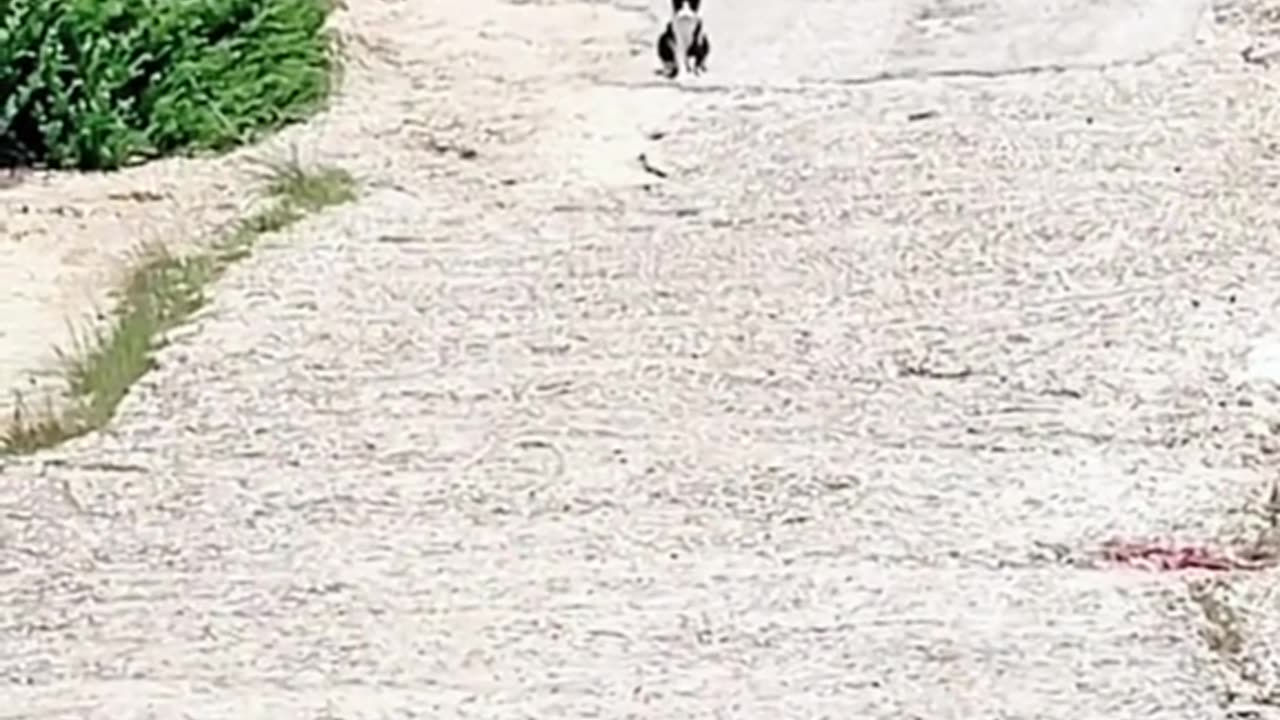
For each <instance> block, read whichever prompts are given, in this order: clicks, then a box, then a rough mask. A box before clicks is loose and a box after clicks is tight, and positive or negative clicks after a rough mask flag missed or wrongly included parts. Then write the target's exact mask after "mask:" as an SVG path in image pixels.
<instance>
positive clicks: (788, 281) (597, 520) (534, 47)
mask: <svg viewBox="0 0 1280 720" xmlns="http://www.w3.org/2000/svg"><path fill="white" fill-rule="evenodd" d="M351 4H352V5H353V8H352V10H351V11H350V12H349V13H347V15H346V16H345V17H344V18H343V23H344V26H345V27H346V28H347V30H348V31H349V32H350V33H351V36H352V37H354V36H358V39H349V45H350V47H351V48H352V49H353V52H357V53H359V54H360V56H361V57H363V58H365V60H366V63H365V64H364V65H363V66H360V67H355V68H353V69H352V71H351V75H350V82H349V90H348V91H347V94H346V95H345V96H344V99H343V101H342V102H341V103H340V104H339V106H338V107H337V108H335V110H334V111H333V112H332V113H330V114H329V115H327V116H326V117H325V118H322V119H320V120H318V121H317V122H316V123H314V124H312V125H310V126H308V127H306V128H300V129H296V130H293V131H290V133H288V134H286V136H285V137H283V138H281V139H280V142H281V143H287V142H291V141H297V142H301V143H302V144H303V147H305V148H310V152H312V153H313V154H314V155H315V156H316V158H318V159H322V160H325V161H329V162H337V163H340V164H343V165H344V166H346V167H349V168H351V169H352V170H353V171H354V172H355V173H356V174H357V175H358V176H359V177H360V179H361V181H362V183H363V188H364V192H365V195H364V198H363V199H362V200H361V201H360V202H359V203H357V204H355V205H352V206H350V207H346V208H342V209H338V210H335V211H333V212H329V213H326V214H325V215H323V216H321V217H317V218H315V219H313V220H311V221H308V222H306V223H304V224H302V225H300V226H298V227H297V228H296V229H295V230H294V231H291V232H289V233H288V234H287V235H286V236H282V237H280V238H278V239H273V241H272V242H271V243H270V246H269V247H268V248H266V249H264V250H263V251H261V252H259V253H258V254H256V255H255V256H254V257H253V258H252V259H250V260H248V261H246V262H245V263H244V264H242V265H241V266H239V267H237V268H236V269H234V270H233V271H232V272H231V273H230V274H229V275H228V276H227V278H226V279H225V281H224V282H223V283H222V284H221V285H220V286H219V290H218V294H217V296H216V299H215V301H214V302H213V303H212V305H211V306H210V307H209V308H208V310H207V311H205V312H203V313H202V314H201V316H200V318H199V319H198V320H197V321H196V322H195V323H193V325H192V326H191V327H190V328H186V329H184V330H183V331H181V332H180V333H177V334H176V336H175V338H174V343H173V345H172V346H171V347H169V348H168V349H166V350H165V351H164V352H163V354H162V355H161V357H160V365H161V367H160V369H159V370H158V371H157V372H155V373H152V374H151V375H149V376H148V377H147V378H146V379H145V381H144V382H143V383H142V384H141V386H140V387H139V388H138V390H137V391H136V392H135V393H133V394H132V395H131V396H130V398H129V399H128V400H127V402H126V404H125V406H124V407H123V409H122V413H121V416H120V417H119V419H118V421H117V422H116V423H115V424H114V425H113V426H112V428H111V429H110V431H109V432H106V433H103V434H101V435H98V436H94V437H91V438H85V439H83V440H81V441H77V442H75V443H73V444H72V445H71V446H70V447H67V448H65V449H61V450H58V451H55V452H51V453H47V454H45V455H43V456H41V457H38V458H36V459H34V460H29V461H21V462H15V461H5V462H6V463H7V464H6V465H5V466H4V467H3V473H2V474H0V480H2V481H3V482H0V522H2V523H3V524H2V525H0V648H2V651H0V683H4V684H3V685H0V688H3V690H2V691H0V696H3V697H4V698H5V700H6V702H5V703H3V704H2V705H0V717H23V718H27V717H30V718H37V717H38V718H53V717H92V718H112V719H113V720H114V719H118V718H134V717H159V718H170V717H174V718H177V717H193V718H284V717H290V718H292V717H299V718H315V717H341V718H355V717H424V718H455V717H456V718H462V717H470V718H476V717H486V718H556V717H610V718H624V717H637V718H641V717H643V718H650V717H652V718H686V717H688V718H702V717H717V718H738V717H751V718H776V717H783V718H819V717H827V718H860V717H874V718H928V719H930V720H932V719H934V718H1192V719H1197V720H1200V719H1204V718H1214V717H1224V716H1226V712H1227V710H1228V709H1229V708H1225V707H1224V706H1223V700H1224V698H1226V697H1228V693H1227V692H1226V688H1228V687H1231V688H1232V689H1233V690H1235V691H1237V692H1238V691H1239V685H1240V683H1241V682H1242V681H1241V680H1240V675H1241V673H1239V672H1237V671H1236V670H1235V668H1234V667H1233V666H1232V665H1231V664H1230V663H1225V662H1223V661H1222V659H1221V658H1220V657H1216V656H1214V655H1212V654H1211V653H1209V652H1208V650H1207V649H1206V645H1205V644H1204V643H1203V642H1202V641H1201V640H1200V638H1199V637H1198V635H1197V629H1198V628H1197V624H1196V622H1195V613H1196V608H1195V607H1194V606H1192V605H1190V604H1189V603H1188V602H1187V600H1186V598H1187V593H1186V590H1185V579H1184V578H1180V577H1175V576H1169V575H1163V576H1161V575H1153V574H1142V573H1137V572H1130V571H1124V570H1120V569H1115V568H1097V567H1089V566H1088V565H1087V563H1080V564H1076V563H1072V562H1067V560H1071V559H1074V558H1077V557H1078V556H1079V555H1080V554H1081V553H1084V552H1085V551H1087V550H1088V549H1089V548H1091V547H1093V546H1094V545H1096V544H1097V543H1098V542H1100V541H1102V540H1105V539H1107V538H1108V537H1111V536H1112V535H1123V536H1125V537H1143V536H1147V535H1160V536H1169V537H1174V538H1179V539H1186V540H1191V541H1206V540H1212V539H1222V538H1227V537H1230V536H1232V535H1234V534H1236V533H1239V532H1241V531H1242V530H1243V529H1245V528H1246V526H1247V525H1248V523H1249V521H1248V520H1247V518H1245V517H1244V516H1243V515H1242V514H1241V512H1240V508H1241V507H1242V506H1243V505H1244V504H1246V503H1247V502H1248V501H1249V500H1250V499H1251V498H1253V497H1254V496H1256V495H1257V494H1258V493H1259V492H1261V488H1262V486H1263V481H1264V479H1265V477H1266V475H1267V473H1266V472H1263V471H1260V470H1259V469H1258V467H1257V463H1254V462H1251V458H1252V457H1253V456H1256V455H1258V450H1257V448H1258V445H1259V439H1258V438H1257V437H1255V436H1253V435H1251V434H1250V433H1251V432H1253V431H1254V429H1256V428H1257V427H1258V424H1259V420H1260V418H1262V417H1263V415H1264V414H1265V412H1264V410H1265V408H1267V407H1270V406H1271V405H1273V404H1274V402H1275V400H1274V398H1271V397H1269V395H1268V393H1267V392H1266V390H1265V388H1264V387H1262V386H1261V385H1253V386H1248V385H1241V384H1240V383H1239V382H1237V380H1235V378H1236V377H1237V375H1238V373H1239V372H1240V369H1241V366H1242V363H1243V359H1242V358H1243V353H1244V352H1245V350H1246V349H1247V347H1248V345H1249V342H1250V338H1253V337H1255V336H1257V335H1259V334H1261V333H1264V332H1270V331H1274V330H1275V328H1274V327H1273V326H1272V322H1273V321H1272V319H1271V318H1272V317H1273V312H1272V308H1273V307H1274V306H1275V303H1276V302H1277V301H1278V300H1280V297H1278V296H1280V286H1278V285H1277V284H1276V283H1275V282H1273V281H1272V280H1273V278H1274V275H1275V270H1276V265H1275V262H1274V260H1273V256H1274V255H1273V254H1274V251H1275V249H1276V242H1277V240H1276V239H1275V237H1274V233H1268V232H1267V231H1266V230H1264V228H1268V227H1274V223H1275V221H1276V220H1277V213H1276V211H1275V210H1274V209H1273V205H1274V202H1273V200H1274V181H1273V174H1272V170H1271V169H1270V168H1271V163H1272V161H1273V160H1272V157H1271V153H1273V152H1274V151H1273V150H1271V149H1269V148H1268V146H1267V143H1268V142H1269V137H1268V133H1269V132H1270V128H1271V127H1274V122H1272V121H1271V118H1270V117H1269V115H1268V114H1269V112H1270V110H1269V105H1270V104H1271V103H1270V101H1269V100H1268V96H1270V97H1274V90H1275V88H1274V87H1273V85H1274V80H1273V79H1272V78H1270V77H1268V76H1267V75H1266V74H1265V72H1263V71H1260V70H1258V69H1257V68H1253V67H1250V66H1246V65H1244V64H1243V63H1241V62H1240V59H1239V57H1238V56H1237V55H1236V54H1234V53H1235V52H1236V51H1237V50H1238V49H1239V44H1240V43H1242V42H1245V41H1247V39H1248V37H1247V36H1248V35H1249V34H1250V33H1258V32H1261V30H1259V29H1258V28H1257V27H1255V25H1254V24H1251V23H1250V22H1245V20H1247V19H1248V18H1249V17H1250V16H1249V14H1248V13H1245V12H1242V13H1236V14H1233V13H1231V12H1228V10H1230V8H1221V9H1220V11H1219V12H1218V13H1217V14H1218V16H1219V18H1220V22H1216V23H1215V22H1214V21H1213V18H1212V17H1211V16H1208V15H1207V16H1206V17H1205V19H1204V22H1202V23H1201V24H1200V25H1199V27H1198V35H1197V37H1198V38H1199V39H1198V41H1197V42H1191V41H1190V40H1187V41H1186V42H1185V43H1183V44H1182V45H1181V46H1180V47H1181V49H1182V52H1179V53H1170V52H1168V51H1169V48H1164V49H1163V50H1159V54H1160V57H1158V58H1157V59H1155V60H1154V61H1153V62H1147V63H1144V64H1140V65H1136V66H1135V65H1128V64H1119V65H1116V66H1115V67H1112V68H1110V69H1108V70H1107V71H1106V72H1103V73H1100V72H1095V71H1088V70H1072V71H1069V72H1065V73H1049V74H1038V75H1037V74H1017V75H1010V76H998V77H987V78H965V77H949V78H946V79H945V80H944V79H928V78H923V79H918V80H913V81H900V82H897V81H895V82H883V83H871V84H855V85H841V84H839V83H831V82H815V83H804V82H801V79H802V77H804V76H808V75H812V74H814V73H815V70H814V69H813V63H808V62H799V61H798V60H796V59H795V58H797V57H800V56H788V55H787V52H786V48H784V47H782V43H783V41H782V40H781V39H779V38H778V37H775V36H771V35H770V34H769V32H768V31H767V28H765V27H762V26H761V25H760V24H763V23H766V22H768V21H769V19H770V18H769V15H768V12H773V11H774V10H779V9H780V8H781V4H779V5H778V6H777V7H776V8H775V6H774V5H773V4H772V3H768V2H763V0H762V1H761V2H760V8H761V14H759V15H756V16H752V15H751V14H750V13H745V12H744V13H740V14H738V15H735V16H732V17H726V16H722V17H721V18H720V19H719V20H718V22H720V23H721V25H719V26H718V27H720V28H721V30H720V32H721V33H722V34H723V35H727V37H726V38H725V40H723V41H722V43H721V44H722V45H724V46H728V47H729V48H732V47H733V44H734V40H733V38H734V37H757V38H760V40H758V42H765V41H766V40H768V41H769V42H772V43H774V44H772V45H766V46H765V47H764V49H763V50H762V52H764V53H765V55H762V56H761V57H762V58H766V57H773V58H774V59H772V60H766V59H762V60H760V61H759V62H760V65H759V70H760V72H759V76H760V77H762V78H764V79H763V80H757V79H755V78H753V77H752V76H751V75H750V74H749V70H750V69H751V67H752V66H751V65H750V62H749V61H747V60H743V59H742V58H741V57H737V56H734V55H732V54H731V55H729V56H727V57H720V58H719V59H718V60H717V59H716V56H713V63H712V73H711V75H710V76H708V78H706V79H705V80H704V81H703V82H702V83H701V88H700V89H695V88H690V90H691V91H690V92H685V93H681V92H678V91H676V90H674V89H672V88H669V87H666V86H664V85H663V84H661V83H656V82H654V80H653V78H652V77H651V76H650V75H649V71H650V69H651V67H652V59H651V57H650V56H649V42H650V39H651V31H652V27H651V24H648V25H647V24H646V18H645V16H643V15H642V14H639V13H623V12H618V11H617V10H616V8H614V7H611V6H607V5H603V4H595V5H583V4H539V5H529V4H526V5H520V6H513V5H504V4H499V3H496V2H492V1H491V0H484V1H483V2H480V1H476V2H469V3H461V2H460V1H459V2H457V3H453V4H448V3H440V4H436V3H421V4H410V3H407V2H406V3H373V2H352V3H351ZM1173 4H1175V5H1176V3H1173ZM790 5H794V3H788V6H790ZM801 5H804V3H801ZM845 5H846V9H845V10H844V11H843V12H845V13H847V14H848V15H847V17H846V18H845V19H846V20H848V21H850V23H849V24H850V25H851V26H852V25H856V23H855V22H853V21H854V20H856V19H857V18H858V17H866V18H879V17H886V18H890V17H898V18H899V19H900V20H901V19H902V18H904V17H906V18H908V19H909V18H910V17H912V16H911V15H910V13H906V14H905V15H904V14H902V13H905V12H906V11H904V10H902V9H901V7H905V6H907V5H910V4H909V3H907V4H904V5H902V6H899V7H898V9H895V10H890V9H889V8H890V7H891V6H889V5H887V4H882V3H876V2H870V1H865V2H853V1H852V0H849V1H848V2H847V3H845ZM813 6H814V8H815V11H817V10H821V11H824V12H830V13H836V11H835V10H834V7H835V4H833V3H826V4H823V5H821V7H819V5H818V4H817V3H814V5H813ZM1064 7H1065V6H1064ZM1170 7H1172V5H1170ZM766 11H767V12H766ZM858 13H863V15H858ZM895 13H898V14H897V15H896V16H895ZM778 15H779V16H782V15H785V13H782V12H781V11H780V10H779V12H778ZM1255 16H1256V13H1255ZM753 17H754V19H753ZM904 22H906V21H905V20H904ZM816 27H818V28H819V29H818V30H815V32H819V33H820V32H821V28H824V27H825V28H827V31H828V32H829V33H832V35H831V36H830V37H828V38H827V42H828V48H827V49H828V52H829V53H831V54H832V56H838V53H837V52H836V51H837V50H839V48H840V47H843V46H842V45H840V43H842V42H843V43H854V44H855V45H856V41H857V39H858V38H850V37H848V34H847V33H845V32H844V30H843V29H841V28H840V27H839V24H838V23H835V22H834V21H833V22H829V23H823V24H819V25H817V26H816ZM837 32H839V33H841V37H836V36H835V35H834V34H835V33H837ZM1177 36H1178V33H1176V32H1173V31H1169V35H1168V37H1177ZM895 37H897V38H898V39H897V40H894V41H893V42H886V43H885V44H882V45H881V46H880V47H881V51H882V52H885V53H890V54H893V53H896V54H897V55H898V56H904V57H905V56H912V52H911V43H913V42H914V43H923V42H924V40H920V39H914V40H913V39H911V38H913V37H915V36H914V35H912V32H911V31H904V32H903V33H901V34H899V35H896V36H895ZM1160 37H1165V36H1160ZM627 38H630V39H631V45H630V46H629V45H628V40H627ZM842 38H844V39H842ZM902 38H907V39H905V40H904V39H902ZM714 39H715V37H714V36H713V41H714ZM1153 42H1154V41H1153ZM1162 42H1163V41H1162ZM1157 44H1158V43H1157ZM978 45H979V44H975V47H977V46H978ZM628 47H633V48H634V50H635V52H636V54H634V55H632V56H627V55H626V54H625V51H626V49H627V48H628ZM857 47H858V48H861V49H849V52H850V53H857V52H866V53H869V52H872V51H871V50H868V49H867V48H868V47H870V46H869V45H858V46H857ZM982 47H986V46H985V45H982ZM798 52H808V51H798ZM768 53H772V54H773V55H771V56H770V55H768ZM917 55H919V53H917ZM789 57H790V58H792V59H788V58H789ZM801 59H803V58H801ZM1138 59H1141V58H1138ZM948 67H954V65H951V66H945V65H944V66H934V67H933V70H934V71H939V70H943V71H945V70H946V69H947V68H948ZM882 69H883V68H882ZM1013 69H1016V68H1013ZM721 73H722V74H721ZM842 78H843V79H848V76H845V75H844V74H843V71H839V70H838V69H837V70H832V71H831V74H830V75H829V76H828V77H826V78H825V79H826V80H838V79H842ZM820 79H821V78H820ZM698 90H700V91H698ZM608 103H616V104H614V105H612V106H608V105H607V104H608ZM922 110H935V111H936V112H937V113H938V115H937V116H936V117H935V118H933V119H929V120H924V121H920V122H909V121H907V119H906V116H907V115H908V114H909V113H913V112H918V111H922ZM654 130H663V131H665V132H666V133H667V134H666V135H665V136H664V137H663V138H662V139H660V140H654V141H646V140H645V139H644V137H645V135H644V134H645V133H647V132H651V131H654ZM432 144H435V145H452V146H456V147H472V148H474V149H476V150H477V151H478V152H479V157H478V158H477V159H475V160H474V161H470V162H468V161H462V160H459V159H457V158H456V157H454V156H452V155H450V154H448V153H446V154H444V155H440V154H438V153H435V152H434V151H432V150H430V149H429V148H430V146H431V145H432ZM639 151H644V152H646V154H647V157H649V159H650V160H651V162H652V163H653V164H655V165H658V166H660V167H662V168H664V169H665V170H666V171H667V172H669V173H670V177H669V178H668V179H667V180H666V181H660V180H659V179H658V178H655V177H652V176H648V175H646V174H644V173H643V172H642V171H640V170H639V168H638V163H633V162H632V159H633V157H634V155H635V153H636V152H639ZM931 374H932V375H937V377H930V375H931ZM954 374H958V375H959V376H958V377H954V376H952V375H954ZM1249 403H1252V404H1249ZM1055 548H1064V549H1065V550H1066V551H1067V552H1066V553H1065V554H1066V557H1065V558H1064V559H1063V560H1059V559H1058V555H1057V554H1056V553H1055ZM1251 582H1252V583H1253V584H1252V585H1250V586H1248V587H1249V588H1253V587H1254V585H1256V586H1257V587H1258V588H1264V586H1266V585H1268V584H1269V583H1268V577H1258V578H1255V579H1254V580H1252V581H1251ZM1242 587H1243V586H1242ZM1261 592H1262V590H1258V591H1257V592H1255V595H1254V596H1253V597H1259V596H1260V593H1261ZM1252 602H1253V604H1254V606H1255V607H1264V606H1265V605H1266V603H1267V602H1269V601H1267V600H1266V599H1265V598H1263V599H1261V600H1253V601H1252ZM1272 615H1274V612H1273V613H1272ZM1267 617H1268V616H1267V615H1266V614H1265V613H1264V614H1263V615H1261V616H1260V618H1261V620H1260V622H1265V621H1266V618H1267ZM1267 652H1268V649H1267V642H1266V641H1265V640H1264V639H1259V640H1257V641H1256V642H1254V644H1253V645H1252V646H1251V647H1250V649H1249V653H1250V654H1251V656H1250V660H1251V661H1257V662H1261V663H1262V664H1264V665H1265V664H1266V663H1267V662H1268V658H1267ZM1255 685H1256V687H1254V688H1251V689H1246V693H1248V692H1252V693H1254V694H1255V695H1257V694H1265V693H1266V692H1269V691H1275V690H1276V685H1275V684H1274V682H1273V681H1269V680H1267V679H1266V678H1265V677H1263V678H1262V679H1261V680H1259V681H1258V682H1256V683H1255ZM1251 699H1254V698H1250V697H1247V696H1244V697H1241V698H1239V699H1238V700H1237V701H1236V703H1235V704H1236V705H1242V704H1243V703H1245V702H1247V701H1250V700H1251ZM1264 710H1265V708H1264ZM1259 712H1261V713H1262V714H1260V715H1258V716H1257V717H1267V716H1266V715H1265V712H1263V711H1259ZM1239 717H1244V716H1239Z"/></svg>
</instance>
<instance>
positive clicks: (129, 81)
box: [0, 0, 335, 170]
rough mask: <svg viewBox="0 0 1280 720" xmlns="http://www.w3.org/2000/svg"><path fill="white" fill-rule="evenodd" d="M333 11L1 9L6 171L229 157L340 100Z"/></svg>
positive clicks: (138, 4) (267, 2) (253, 0)
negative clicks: (335, 94) (335, 89)
mask: <svg viewBox="0 0 1280 720" xmlns="http://www.w3.org/2000/svg"><path fill="white" fill-rule="evenodd" d="M330 2H331V0H0V164H9V165H14V164H36V165H45V166H48V167H53V168H76V169H82V170H107V169H114V168H117V167H119V166H121V165H124V164H126V163H128V162H131V161H135V160H140V159H145V158H147V157H155V156H159V155H169V154H175V153H189V152H194V151H198V150H215V151H216V150H224V149H227V148H230V147H233V146H236V145H240V144H244V143H246V142H248V141H250V140H252V139H254V138H256V137H258V136H259V135H261V134H262V133H263V132H265V131H268V130H271V129H275V128H278V127H280V126H282V125H284V124H286V123H288V122H291V121H294V120H298V119H301V118H303V117H305V116H306V115H308V114H310V113H311V112H312V111H313V110H315V109H316V108H318V106H319V104H320V103H321V101H322V100H323V99H324V97H325V96H326V95H327V94H328V92H329V89H330V85H331V83H330V80H331V76H332V72H333V70H334V69H335V68H334V63H335V54H334V52H333V44H332V38H331V37H330V36H329V34H328V33H327V32H326V31H325V29H324V25H325V22H326V20H327V17H328V14H329V11H330V5H329V3H330Z"/></svg>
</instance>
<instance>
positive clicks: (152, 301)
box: [0, 161, 355, 454]
mask: <svg viewBox="0 0 1280 720" xmlns="http://www.w3.org/2000/svg"><path fill="white" fill-rule="evenodd" d="M267 170H268V172H267V173H266V177H265V178H264V179H265V180H266V190H267V193H268V194H269V195H270V196H271V197H273V198H274V199H275V202H274V203H272V204H271V205H270V206H269V207H268V208H266V209H265V210H263V211H261V212H259V213H257V214H255V215H252V216H250V217H249V218H247V219H245V220H244V221H242V222H241V223H239V224H238V225H237V226H236V228H235V229H234V230H233V231H232V232H230V233H229V234H228V235H226V236H225V237H223V238H221V239H220V240H219V241H218V242H216V243H214V245H213V247H212V249H211V250H210V252H208V253H207V254H202V255H196V256H192V257H173V256H170V255H168V254H167V253H165V252H163V251H158V252H150V253H147V254H146V256H145V257H144V259H143V261H142V262H140V263H139V264H138V266H137V267H136V268H135V269H134V271H133V272H132V273H131V275H130V277H129V281H128V283H127V285H126V286H125V288H124V291H123V292H122V293H121V299H120V304H119V306H118V307H117V308H116V313H115V316H114V318H113V322H112V323H111V325H110V326H109V327H108V328H107V329H106V331H105V332H102V333H100V334H97V335H96V336H92V337H91V342H82V343H80V345H81V347H79V348H77V352H76V353H74V354H73V355H72V356H71V357H72V359H71V360H69V362H68V371H69V376H70V381H71V382H70V386H71V398H70V400H71V403H70V407H69V410H67V411H66V412H54V411H52V410H49V411H48V412H44V413H40V414H38V415H37V414H35V413H32V412H30V411H29V409H27V408H26V407H25V406H24V405H23V404H22V403H21V402H20V403H18V405H17V408H16V409H15V411H14V415H13V417H12V418H11V421H12V422H11V423H10V424H9V427H8V428H7V429H6V430H4V431H3V432H2V433H0V453H4V454H18V453H31V452H35V451H36V450H40V449H42V448H47V447H52V446H54V445H57V444H59V443H61V442H63V441H66V440H69V439H71V438H74V437H78V436H80V435H83V434H85V433H88V432H92V431H94V430H97V429H99V428H101V427H103V426H104V425H105V424H106V423H107V422H108V421H109V420H110V419H111V417H112V416H113V415H114V414H115V411H116V407H117V406H119V404H120V401H121V400H123V399H124V396H125V394H126V393H127V392H128V391H129V388H130V387H131V386H132V385H133V384H134V383H135V382H136V381H137V380H138V379H139V378H141V377H142V376H143V375H144V374H145V373H146V372H147V371H148V370H150V369H151V368H152V366H153V360H152V356H153V354H154V352H155V350H157V349H159V348H160V347H162V345H163V336H164V333H165V331H167V330H169V329H171V328H173V327H174V326H176V325H178V324H179V323H181V322H182V321H184V320H185V319H187V318H188V317H190V316H191V314H192V313H194V312H195V311H196V310H197V309H199V308H200V307H201V306H202V305H204V303H205V299H206V296H205V291H206V289H207V288H208V286H209V284H210V283H212V282H213V281H214V280H216V279H217V278H218V277H219V276H220V275H221V274H222V273H223V271H225V270H226V268H227V267H228V266H229V265H230V263H232V262H234V261H236V260H238V259H240V258H242V257H245V256H246V255H248V254H249V252H250V251H251V250H252V247H253V244H254V241H255V240H257V238H258V237H259V236H261V235H262V234H264V233H269V232H274V231H276V230H280V229H282V228H284V227H286V226H288V225H290V224H292V223H294V222H296V221H297V220H299V219H301V218H302V217H304V216H305V214H306V213H308V212H312V211H316V210H319V209H321V208H324V207H327V206H330V205H335V204H338V203H343V202H347V201H350V200H352V199H354V198H355V183H354V181H353V180H352V178H351V176H350V175H349V174H347V173H346V172H345V171H343V170H339V169H333V168H326V169H320V170H316V171H307V170H305V169H303V168H302V167H301V166H300V165H298V164H297V162H296V161H295V162H289V163H273V164H268V165H267Z"/></svg>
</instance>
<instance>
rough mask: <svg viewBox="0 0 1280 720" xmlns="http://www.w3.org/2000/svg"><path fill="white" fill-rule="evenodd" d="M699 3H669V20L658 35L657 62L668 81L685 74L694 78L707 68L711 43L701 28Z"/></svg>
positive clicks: (679, 0)
mask: <svg viewBox="0 0 1280 720" xmlns="http://www.w3.org/2000/svg"><path fill="white" fill-rule="evenodd" d="M701 6H702V0H671V20H670V21H669V22H667V27H666V29H665V30H663V31H662V35H660V36H658V59H659V60H661V61H662V72H663V74H664V75H666V76H667V77H669V78H674V77H676V76H677V75H679V74H680V70H681V69H682V68H683V69H684V70H685V71H686V72H689V73H691V74H693V75H697V74H698V73H701V72H702V71H704V70H706V69H707V55H709V54H710V53H711V41H709V40H708V39H707V34H706V32H704V31H703V29H702V18H701V17H700V16H699V15H698V10H699V8H700V7H701Z"/></svg>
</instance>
